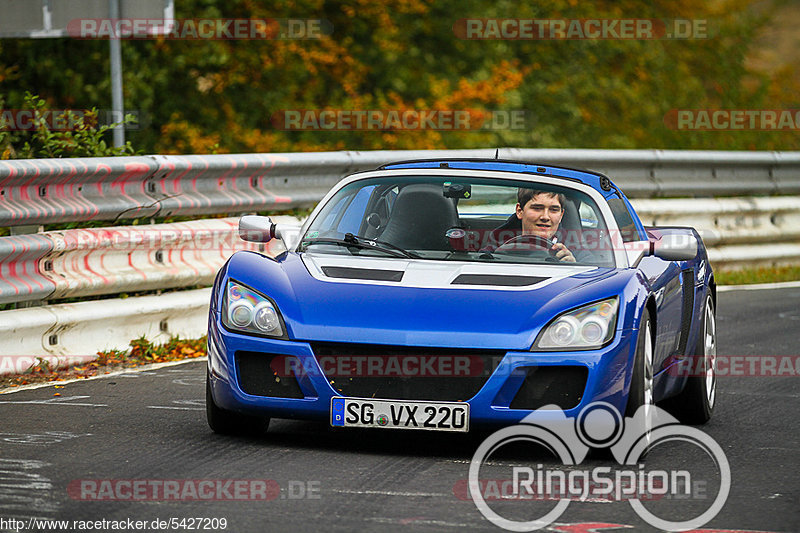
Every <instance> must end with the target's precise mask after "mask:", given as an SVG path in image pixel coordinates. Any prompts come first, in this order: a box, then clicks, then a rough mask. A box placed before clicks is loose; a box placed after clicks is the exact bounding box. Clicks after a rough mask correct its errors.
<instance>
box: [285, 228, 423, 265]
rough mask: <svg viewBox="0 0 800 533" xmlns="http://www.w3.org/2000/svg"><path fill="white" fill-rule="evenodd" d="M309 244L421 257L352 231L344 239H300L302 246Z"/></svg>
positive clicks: (395, 255)
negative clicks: (358, 235)
mask: <svg viewBox="0 0 800 533" xmlns="http://www.w3.org/2000/svg"><path fill="white" fill-rule="evenodd" d="M309 244H336V245H339V246H346V247H351V246H352V247H355V248H361V249H363V250H377V251H379V252H383V253H385V254H389V255H391V256H394V257H407V258H410V259H421V257H420V256H419V255H417V254H415V253H414V252H410V251H408V250H404V249H402V248H400V247H399V246H395V245H394V244H390V243H388V242H382V241H376V240H373V239H366V238H364V237H357V236H356V235H353V234H352V233H345V235H344V239H335V238H332V237H314V238H306V239H303V240H302V241H300V245H301V246H303V247H304V249H305V247H306V246H308V245H309Z"/></svg>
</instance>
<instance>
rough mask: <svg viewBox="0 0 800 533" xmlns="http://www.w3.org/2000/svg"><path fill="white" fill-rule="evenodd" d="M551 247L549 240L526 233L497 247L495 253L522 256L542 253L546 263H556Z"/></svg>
mask: <svg viewBox="0 0 800 533" xmlns="http://www.w3.org/2000/svg"><path fill="white" fill-rule="evenodd" d="M552 247H553V243H552V242H550V240H549V239H546V238H544V237H542V236H541V235H534V234H532V233H526V234H524V235H517V236H516V237H513V238H511V239H509V240H507V241H506V242H504V243H503V244H501V245H500V246H498V247H497V249H496V250H495V252H501V253H509V254H524V255H529V254H530V252H540V253H542V252H543V253H546V254H547V260H548V261H557V259H556V254H555V252H554V251H553V250H552Z"/></svg>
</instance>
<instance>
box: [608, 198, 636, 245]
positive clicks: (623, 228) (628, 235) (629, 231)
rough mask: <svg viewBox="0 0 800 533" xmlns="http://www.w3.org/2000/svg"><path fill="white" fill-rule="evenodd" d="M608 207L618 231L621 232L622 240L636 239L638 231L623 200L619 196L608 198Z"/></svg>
mask: <svg viewBox="0 0 800 533" xmlns="http://www.w3.org/2000/svg"><path fill="white" fill-rule="evenodd" d="M608 207H610V208H611V213H612V214H613V215H614V220H615V221H616V222H617V226H619V230H620V233H621V234H622V242H631V241H638V240H639V232H638V231H636V224H635V223H634V221H633V220H634V219H633V215H632V214H631V212H630V211H628V207H627V206H626V205H625V202H623V201H622V199H621V198H610V199H609V200H608Z"/></svg>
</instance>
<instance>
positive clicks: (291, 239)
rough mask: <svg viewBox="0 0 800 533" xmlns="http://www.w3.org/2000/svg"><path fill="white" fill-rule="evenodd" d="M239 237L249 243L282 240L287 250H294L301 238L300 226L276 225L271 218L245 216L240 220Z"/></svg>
mask: <svg viewBox="0 0 800 533" xmlns="http://www.w3.org/2000/svg"><path fill="white" fill-rule="evenodd" d="M239 237H241V239H242V240H245V241H248V242H260V243H266V242H269V241H271V240H272V239H276V238H277V239H281V240H282V241H283V242H284V244H285V245H286V248H287V249H292V248H294V246H295V245H296V244H297V241H298V239H299V237H300V226H296V225H294V224H276V223H274V222H272V219H271V218H269V217H262V216H259V215H245V216H243V217H241V218H240V219H239Z"/></svg>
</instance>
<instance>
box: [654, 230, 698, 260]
mask: <svg viewBox="0 0 800 533" xmlns="http://www.w3.org/2000/svg"><path fill="white" fill-rule="evenodd" d="M650 242H651V243H652V245H653V247H652V250H653V255H654V256H656V257H658V258H660V259H663V260H665V261H689V260H692V259H694V258H695V256H697V238H696V237H695V236H694V235H692V233H690V232H688V231H686V232H680V233H677V232H676V233H667V234H665V235H662V236H661V238H660V239H656V240H652V241H650Z"/></svg>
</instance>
